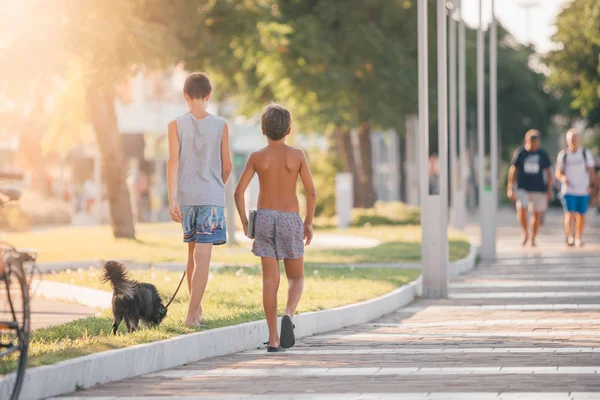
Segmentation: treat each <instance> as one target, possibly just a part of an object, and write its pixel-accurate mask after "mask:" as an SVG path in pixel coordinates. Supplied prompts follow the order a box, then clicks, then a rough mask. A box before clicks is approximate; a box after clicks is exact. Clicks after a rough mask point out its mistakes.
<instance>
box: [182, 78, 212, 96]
mask: <svg viewBox="0 0 600 400" xmlns="http://www.w3.org/2000/svg"><path fill="white" fill-rule="evenodd" d="M183 92H184V93H185V94H187V95H188V96H189V97H191V98H192V99H205V98H206V97H207V96H208V95H209V94H210V92H212V86H211V84H210V79H208V76H207V75H206V74H205V73H203V72H194V73H192V74H190V75H189V76H188V77H187V78H186V79H185V84H184V85H183Z"/></svg>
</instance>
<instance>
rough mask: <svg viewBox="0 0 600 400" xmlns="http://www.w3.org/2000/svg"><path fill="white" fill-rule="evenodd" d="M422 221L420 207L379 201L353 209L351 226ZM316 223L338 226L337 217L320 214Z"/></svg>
mask: <svg viewBox="0 0 600 400" xmlns="http://www.w3.org/2000/svg"><path fill="white" fill-rule="evenodd" d="M420 221H421V218H420V211H419V207H416V206H409V205H408V204H405V203H401V202H377V203H375V207H373V208H355V209H353V210H352V221H351V222H350V226H352V227H363V226H365V225H370V226H376V225H418V224H419V223H420ZM314 225H315V227H318V228H319V229H333V228H336V227H337V218H336V217H324V216H320V217H317V218H316V219H315V224H314Z"/></svg>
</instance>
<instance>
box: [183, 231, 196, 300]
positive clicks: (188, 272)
mask: <svg viewBox="0 0 600 400" xmlns="http://www.w3.org/2000/svg"><path fill="white" fill-rule="evenodd" d="M195 248H196V242H192V243H188V253H187V260H186V263H185V278H186V280H187V285H188V293H189V294H190V295H191V294H192V276H193V275H194V249H195Z"/></svg>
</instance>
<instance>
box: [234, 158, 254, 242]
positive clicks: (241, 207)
mask: <svg viewBox="0 0 600 400" xmlns="http://www.w3.org/2000/svg"><path fill="white" fill-rule="evenodd" d="M255 172H256V169H255V168H254V153H252V154H250V157H248V161H247V162H246V166H245V167H244V172H242V175H241V176H240V180H239V182H238V184H237V186H236V188H235V206H236V207H237V211H238V214H239V215H240V219H241V220H242V226H243V227H244V233H245V234H246V235H247V234H248V216H247V215H246V204H245V201H244V193H246V189H247V188H248V185H249V184H250V181H251V180H252V178H253V177H254V173H255Z"/></svg>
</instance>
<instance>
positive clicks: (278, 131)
mask: <svg viewBox="0 0 600 400" xmlns="http://www.w3.org/2000/svg"><path fill="white" fill-rule="evenodd" d="M260 124H261V126H262V130H263V132H264V133H265V135H266V136H267V137H268V138H269V139H271V140H281V139H283V138H284V137H285V136H286V135H287V134H288V132H289V130H290V127H291V126H292V114H291V113H290V112H289V111H288V110H287V109H286V108H285V107H283V106H281V105H279V104H275V103H273V104H269V105H268V106H266V107H265V109H264V110H263V113H262V116H261V118H260Z"/></svg>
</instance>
